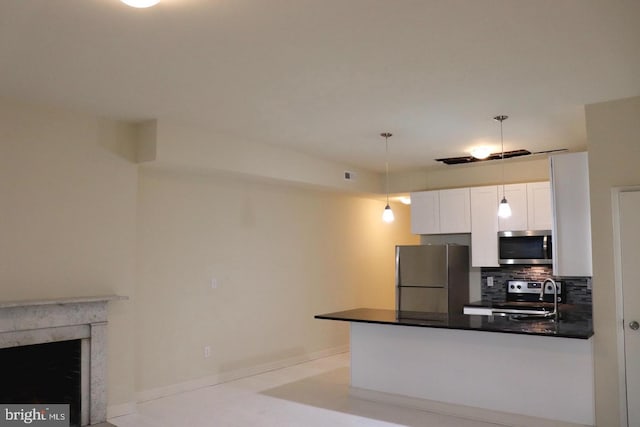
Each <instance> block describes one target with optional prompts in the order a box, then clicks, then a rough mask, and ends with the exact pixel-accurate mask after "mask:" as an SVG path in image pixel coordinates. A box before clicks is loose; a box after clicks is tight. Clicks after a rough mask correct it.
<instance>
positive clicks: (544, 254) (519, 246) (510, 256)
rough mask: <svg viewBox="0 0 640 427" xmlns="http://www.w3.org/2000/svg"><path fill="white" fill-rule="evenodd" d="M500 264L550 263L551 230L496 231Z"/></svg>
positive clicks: (551, 258)
mask: <svg viewBox="0 0 640 427" xmlns="http://www.w3.org/2000/svg"><path fill="white" fill-rule="evenodd" d="M498 253H499V262H500V264H552V263H553V257H552V253H553V250H552V244H551V230H534V231H501V232H499V233H498Z"/></svg>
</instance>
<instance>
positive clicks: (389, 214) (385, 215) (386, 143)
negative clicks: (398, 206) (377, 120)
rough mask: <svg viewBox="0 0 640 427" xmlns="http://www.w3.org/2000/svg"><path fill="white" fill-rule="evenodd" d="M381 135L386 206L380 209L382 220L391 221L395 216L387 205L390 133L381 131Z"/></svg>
mask: <svg viewBox="0 0 640 427" xmlns="http://www.w3.org/2000/svg"><path fill="white" fill-rule="evenodd" d="M380 136H381V137H383V138H384V149H385V156H386V158H385V183H386V187H387V188H386V189H387V206H385V207H384V211H382V220H383V221H384V222H393V220H394V219H395V216H394V215H393V211H392V210H391V206H389V137H391V133H389V132H383V133H381V134H380Z"/></svg>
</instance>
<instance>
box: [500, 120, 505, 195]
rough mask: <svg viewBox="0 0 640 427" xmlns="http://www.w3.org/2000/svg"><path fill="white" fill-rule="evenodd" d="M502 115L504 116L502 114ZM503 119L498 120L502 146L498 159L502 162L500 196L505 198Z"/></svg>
mask: <svg viewBox="0 0 640 427" xmlns="http://www.w3.org/2000/svg"><path fill="white" fill-rule="evenodd" d="M503 117H504V116H503ZM503 121H504V118H501V120H500V145H501V146H502V160H500V163H502V198H503V199H504V198H505V195H504V194H505V190H504V187H505V185H504V136H503V135H502V122H503Z"/></svg>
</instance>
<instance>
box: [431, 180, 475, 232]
mask: <svg viewBox="0 0 640 427" xmlns="http://www.w3.org/2000/svg"><path fill="white" fill-rule="evenodd" d="M439 193H440V233H443V234H451V233H470V232H471V205H470V202H469V189H468V188H458V189H454V190H440V191H439Z"/></svg>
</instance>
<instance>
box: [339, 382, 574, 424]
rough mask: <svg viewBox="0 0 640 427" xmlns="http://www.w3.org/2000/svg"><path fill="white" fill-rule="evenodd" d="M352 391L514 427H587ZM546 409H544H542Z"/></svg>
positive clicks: (363, 396)
mask: <svg viewBox="0 0 640 427" xmlns="http://www.w3.org/2000/svg"><path fill="white" fill-rule="evenodd" d="M349 394H350V395H351V396H353V397H356V398H358V399H363V400H370V401H373V402H378V403H387V404H390V405H395V406H401V407H404V408H411V409H418V410H421V411H426V412H434V413H437V414H442V415H448V416H453V417H459V418H464V419H468V420H473V421H482V422H488V423H494V424H498V425H502V426H510V427H584V426H583V425H582V424H574V423H568V422H565V421H557V420H549V419H547V418H538V417H531V416H527V415H520V414H511V413H508V412H499V411H492V410H489V409H482V408H473V407H470V406H464V405H455V404H451V403H444V402H437V401H434V400H426V399H419V398H415V397H408V396H401V395H398V394H391V393H383V392H379V391H374V390H366V389H362V388H357V387H351V388H350V389H349ZM541 412H544V408H541Z"/></svg>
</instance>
